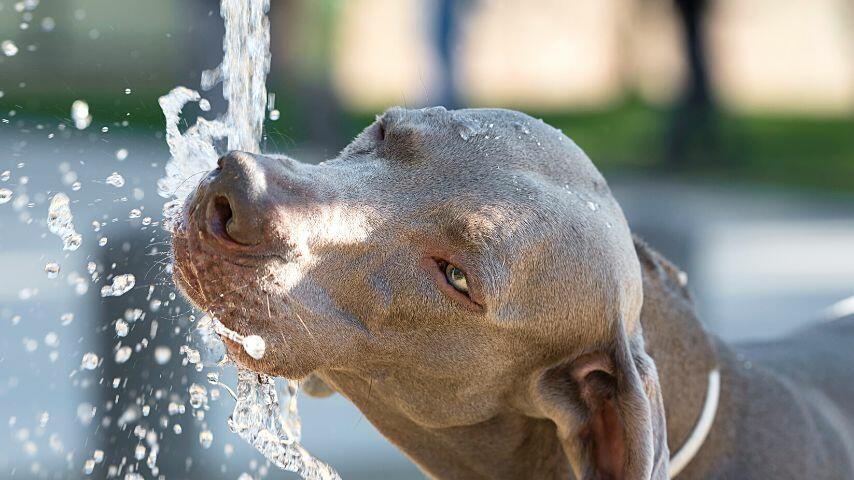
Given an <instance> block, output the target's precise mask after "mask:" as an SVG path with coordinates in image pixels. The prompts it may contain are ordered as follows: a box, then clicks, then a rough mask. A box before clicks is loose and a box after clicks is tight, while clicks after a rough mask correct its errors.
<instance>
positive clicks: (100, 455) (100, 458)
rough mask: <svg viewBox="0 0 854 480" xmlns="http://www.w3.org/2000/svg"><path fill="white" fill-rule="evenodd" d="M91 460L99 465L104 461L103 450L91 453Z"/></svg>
mask: <svg viewBox="0 0 854 480" xmlns="http://www.w3.org/2000/svg"><path fill="white" fill-rule="evenodd" d="M92 460H95V463H101V462H103V461H104V451H103V450H95V452H94V453H92Z"/></svg>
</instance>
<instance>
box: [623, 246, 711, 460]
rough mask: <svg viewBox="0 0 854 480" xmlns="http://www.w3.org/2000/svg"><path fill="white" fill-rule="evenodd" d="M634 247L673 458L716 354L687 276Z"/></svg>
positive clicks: (692, 425)
mask: <svg viewBox="0 0 854 480" xmlns="http://www.w3.org/2000/svg"><path fill="white" fill-rule="evenodd" d="M635 247H636V250H637V253H638V258H639V260H640V263H641V269H642V270H643V289H644V300H643V309H642V311H641V324H642V325H643V329H644V339H645V342H646V350H647V353H649V355H650V356H651V357H652V358H653V360H655V364H656V367H657V369H658V378H659V383H660V384H661V393H662V397H663V399H664V408H665V411H666V412H667V443H668V446H669V449H670V454H671V456H672V455H674V454H676V452H678V451H679V450H680V449H681V448H682V447H683V446H684V445H685V442H686V440H687V439H688V437H689V436H691V434H692V433H693V432H694V431H695V429H696V427H697V422H698V420H699V417H700V413H701V411H702V410H703V408H704V404H705V403H706V399H707V393H708V392H709V387H710V383H709V373H710V372H711V371H712V370H714V369H715V368H716V367H717V364H718V358H717V352H716V351H715V346H714V343H713V341H712V338H711V337H710V335H709V334H708V333H706V331H705V330H704V329H703V326H702V324H701V323H700V321H699V319H698V318H697V315H696V312H695V309H694V304H693V301H692V300H691V298H690V295H689V294H688V290H687V288H686V286H685V284H686V282H687V279H686V277H685V274H684V273H682V272H680V271H679V270H678V269H677V268H675V267H674V266H673V265H672V264H671V263H670V262H668V261H667V260H666V259H664V258H663V257H662V256H661V255H660V254H658V253H657V252H655V251H653V250H652V249H650V248H649V247H647V246H646V245H645V244H644V243H643V242H642V241H640V240H636V241H635Z"/></svg>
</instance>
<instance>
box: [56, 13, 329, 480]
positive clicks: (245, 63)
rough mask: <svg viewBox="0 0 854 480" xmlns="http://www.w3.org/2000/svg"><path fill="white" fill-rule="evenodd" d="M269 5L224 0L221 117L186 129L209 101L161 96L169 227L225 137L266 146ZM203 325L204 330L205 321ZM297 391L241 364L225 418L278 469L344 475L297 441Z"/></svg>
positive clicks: (193, 94)
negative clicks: (186, 117) (189, 112)
mask: <svg viewBox="0 0 854 480" xmlns="http://www.w3.org/2000/svg"><path fill="white" fill-rule="evenodd" d="M269 7H270V2H269V0H222V1H221V15H222V17H223V19H224V21H225V37H224V39H223V51H224V56H223V61H222V64H221V65H219V66H218V67H216V68H214V69H212V70H208V71H206V72H204V73H203V75H202V79H201V86H202V89H203V90H210V89H212V88H213V87H214V86H216V85H217V84H219V83H221V84H222V90H223V96H224V97H225V99H226V100H227V101H228V111H227V112H226V113H225V114H224V115H222V116H220V117H219V118H217V119H216V120H208V119H205V118H201V117H199V118H197V119H196V121H195V123H194V124H193V125H192V126H190V127H189V128H187V129H186V130H185V131H183V132H182V131H181V130H180V128H179V122H180V121H181V111H182V109H183V108H184V106H185V105H187V104H188V103H190V102H197V103H198V104H199V107H200V109H201V110H202V111H206V110H208V109H209V103H208V101H207V100H206V99H204V98H203V96H202V94H201V93H199V92H198V91H195V90H191V89H189V88H186V87H176V88H174V89H173V90H172V91H171V92H170V93H169V94H167V95H165V96H163V97H161V98H160V106H161V108H162V109H163V114H164V116H165V118H166V141H167V143H168V145H169V151H170V154H171V157H172V158H171V159H170V160H169V162H168V163H167V164H166V174H165V176H164V177H163V178H162V179H161V180H160V181H159V182H158V191H159V193H160V195H161V196H163V197H165V198H167V199H168V201H167V202H166V203H165V204H164V209H163V214H164V227H165V228H167V229H169V228H172V226H173V225H174V220H175V219H176V218H177V216H178V215H180V213H181V206H182V205H183V203H184V201H185V199H186V198H187V196H188V195H189V194H190V193H191V192H192V190H193V186H194V183H193V181H194V179H198V176H199V174H200V173H203V172H207V171H209V170H212V169H213V168H215V167H216V162H217V158H218V157H219V155H220V154H222V153H224V152H221V151H219V150H218V149H217V145H219V144H221V143H222V142H223V141H225V142H227V147H228V150H243V151H248V152H253V153H258V152H260V150H261V149H260V143H261V138H262V132H263V124H264V117H265V108H266V106H267V104H268V98H267V89H266V85H265V82H266V78H267V73H268V71H269V69H270V49H269V47H270V28H269V21H268V19H267V11H268V10H269ZM60 200H61V199H60ZM52 231H53V230H52ZM69 232H71V233H69ZM55 233H57V235H60V237H62V238H63V241H64V242H67V240H66V239H67V238H68V237H69V236H70V235H72V233H73V225H72V226H70V227H68V226H67V225H60V226H58V227H57V231H56V232H55ZM105 288H106V287H105ZM110 288H116V287H115V282H114V285H113V286H112V287H110ZM210 322H211V325H209V327H211V328H213V330H214V331H215V332H216V333H217V334H218V335H221V336H225V337H228V338H230V339H231V340H233V341H235V342H238V343H240V344H241V345H243V347H244V349H245V350H246V352H247V353H248V354H249V355H250V356H252V357H253V358H256V359H260V358H262V357H263V354H264V350H265V342H264V340H263V339H262V338H261V337H259V336H257V335H248V336H246V337H243V336H241V335H239V334H237V333H236V332H232V331H230V330H228V329H227V328H226V327H225V326H223V325H222V324H221V323H219V322H218V321H217V320H216V319H211V320H210ZM199 327H200V328H205V326H204V325H200V326H199ZM205 338H207V339H208V340H207V341H209V342H218V341H219V340H218V338H217V336H216V335H208V336H206V337H205ZM209 380H211V382H212V383H218V380H217V379H216V377H209ZM200 388H201V387H200ZM226 388H227V387H226ZM227 390H228V391H230V392H232V390H231V389H228V388H227ZM298 390H299V384H298V383H297V382H296V381H293V380H288V381H287V401H286V403H285V405H286V407H285V409H284V410H283V409H282V408H281V405H280V403H279V396H278V392H277V390H276V385H275V382H274V381H273V379H272V378H270V377H268V376H266V375H263V374H258V373H255V372H251V371H249V370H246V369H244V368H242V367H239V366H238V383H237V388H236V404H235V408H234V412H233V413H232V415H231V417H230V418H229V419H228V425H229V428H230V429H231V431H233V432H235V433H237V434H238V435H239V436H240V437H241V438H243V439H244V440H245V441H246V442H248V443H249V444H250V445H252V446H253V447H255V448H256V449H257V450H258V451H259V452H261V453H262V454H263V455H264V456H265V457H266V458H267V459H268V460H269V461H270V462H271V463H273V464H275V465H276V466H278V467H279V468H282V469H284V470H288V471H292V472H296V473H298V474H299V475H301V476H302V477H303V478H304V479H307V480H328V479H337V478H340V477H339V476H338V474H337V473H336V472H335V471H334V470H333V469H332V468H331V467H330V466H328V465H327V464H325V463H323V462H321V461H319V460H317V459H315V458H314V457H313V456H312V455H311V454H310V453H309V452H308V451H307V450H306V449H305V448H303V447H302V445H300V433H301V426H300V421H299V415H298V413H297V404H296V398H297V392H298ZM200 391H201V390H200ZM191 397H192V392H191ZM191 402H192V398H191Z"/></svg>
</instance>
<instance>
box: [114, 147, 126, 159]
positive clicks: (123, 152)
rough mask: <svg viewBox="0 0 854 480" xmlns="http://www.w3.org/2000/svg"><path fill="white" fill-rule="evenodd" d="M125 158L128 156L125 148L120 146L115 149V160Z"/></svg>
mask: <svg viewBox="0 0 854 480" xmlns="http://www.w3.org/2000/svg"><path fill="white" fill-rule="evenodd" d="M126 158H128V150H127V149H126V148H120V149H118V150H116V160H118V161H120V162H121V161H122V160H124V159H126Z"/></svg>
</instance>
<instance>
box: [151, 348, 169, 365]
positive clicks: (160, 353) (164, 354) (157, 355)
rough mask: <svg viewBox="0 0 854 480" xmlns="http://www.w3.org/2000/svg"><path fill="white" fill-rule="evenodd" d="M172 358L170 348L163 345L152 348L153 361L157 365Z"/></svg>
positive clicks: (165, 362) (163, 363) (164, 363)
mask: <svg viewBox="0 0 854 480" xmlns="http://www.w3.org/2000/svg"><path fill="white" fill-rule="evenodd" d="M171 358H172V349H171V348H169V347H166V346H163V345H160V346H158V347H157V348H155V349H154V361H155V362H157V364H158V365H166V364H167V363H169V360H170V359H171Z"/></svg>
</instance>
